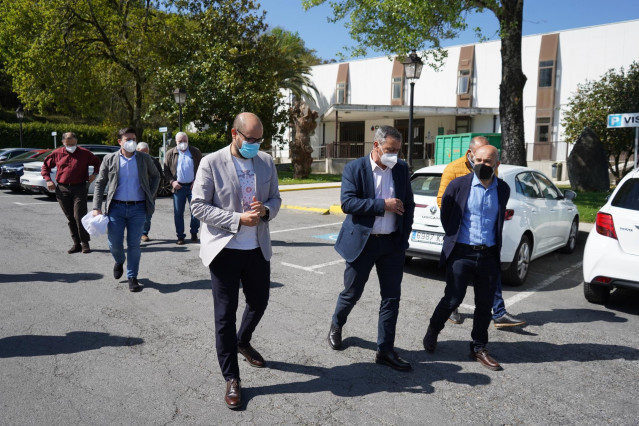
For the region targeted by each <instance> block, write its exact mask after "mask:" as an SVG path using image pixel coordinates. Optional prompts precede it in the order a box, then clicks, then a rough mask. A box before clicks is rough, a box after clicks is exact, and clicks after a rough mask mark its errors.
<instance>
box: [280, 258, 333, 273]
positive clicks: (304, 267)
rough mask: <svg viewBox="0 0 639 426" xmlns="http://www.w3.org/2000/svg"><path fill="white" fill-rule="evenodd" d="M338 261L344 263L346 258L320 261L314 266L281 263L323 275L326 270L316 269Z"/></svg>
mask: <svg viewBox="0 0 639 426" xmlns="http://www.w3.org/2000/svg"><path fill="white" fill-rule="evenodd" d="M338 263H344V259H339V260H333V261H331V262H326V263H320V264H319V265H312V266H301V265H295V264H293V263H287V262H281V264H282V265H284V266H290V267H291V268H296V269H302V270H304V271H308V272H313V273H315V274H320V275H323V274H324V272H321V271H316V269H319V268H323V267H325V266H331V265H337V264H338Z"/></svg>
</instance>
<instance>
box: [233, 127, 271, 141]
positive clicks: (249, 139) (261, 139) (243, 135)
mask: <svg viewBox="0 0 639 426" xmlns="http://www.w3.org/2000/svg"><path fill="white" fill-rule="evenodd" d="M235 131H236V132H237V133H239V134H240V135H242V137H243V138H244V140H245V141H246V142H248V143H257V144H261V143H262V142H264V138H247V137H246V135H245V134H244V133H242V132H240V131H239V130H238V129H235Z"/></svg>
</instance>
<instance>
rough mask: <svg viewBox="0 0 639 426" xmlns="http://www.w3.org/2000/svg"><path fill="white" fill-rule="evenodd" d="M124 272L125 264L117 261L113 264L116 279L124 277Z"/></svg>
mask: <svg viewBox="0 0 639 426" xmlns="http://www.w3.org/2000/svg"><path fill="white" fill-rule="evenodd" d="M123 273H124V264H122V263H116V264H115V265H113V278H115V279H116V280H119V279H120V278H121V277H122V274H123Z"/></svg>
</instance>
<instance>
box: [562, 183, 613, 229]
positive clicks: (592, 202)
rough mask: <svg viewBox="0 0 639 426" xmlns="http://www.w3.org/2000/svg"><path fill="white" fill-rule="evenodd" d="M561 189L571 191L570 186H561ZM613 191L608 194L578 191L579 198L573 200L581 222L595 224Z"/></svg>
mask: <svg viewBox="0 0 639 426" xmlns="http://www.w3.org/2000/svg"><path fill="white" fill-rule="evenodd" d="M559 188H560V189H561V190H564V189H570V186H560V187H559ZM613 189H614V188H611V189H610V191H608V192H590V191H576V192H577V198H575V199H574V200H573V203H575V205H576V206H577V210H578V211H579V220H580V221H581V222H583V223H594V222H595V219H596V218H597V212H598V211H599V209H601V207H603V205H604V204H606V199H607V197H608V196H609V195H610V194H611V193H612V191H613Z"/></svg>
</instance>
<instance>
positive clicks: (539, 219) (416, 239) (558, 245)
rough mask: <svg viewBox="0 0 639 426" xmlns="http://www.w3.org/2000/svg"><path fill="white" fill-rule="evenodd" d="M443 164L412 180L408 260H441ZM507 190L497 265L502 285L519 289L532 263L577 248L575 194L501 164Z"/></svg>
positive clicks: (539, 175) (535, 173) (418, 173)
mask: <svg viewBox="0 0 639 426" xmlns="http://www.w3.org/2000/svg"><path fill="white" fill-rule="evenodd" d="M445 167H446V165H438V166H430V167H424V168H422V169H419V170H417V171H416V172H415V173H414V174H413V176H412V177H411V186H412V188H413V194H414V196H415V218H414V220H413V230H412V232H411V236H410V240H409V248H408V250H407V251H406V256H407V257H408V260H409V259H410V258H411V257H412V256H415V257H422V258H426V259H433V260H439V257H440V254H441V250H442V244H443V241H444V228H443V227H442V224H441V221H440V219H439V207H438V206H437V192H438V190H439V182H440V180H441V176H442V173H443V171H444V168H445ZM497 173H498V175H499V177H500V178H502V179H503V180H504V181H505V182H506V183H507V184H508V185H509V186H510V199H509V200H508V204H507V206H506V207H507V210H506V220H505V222H504V230H503V238H502V249H501V261H502V270H503V277H502V279H503V281H504V283H506V284H510V285H514V286H518V285H521V284H523V283H524V281H525V280H526V277H527V276H528V269H529V264H530V262H531V261H532V260H534V259H536V258H538V257H540V256H543V255H545V254H547V253H550V252H551V251H554V250H558V249H559V250H560V251H562V252H564V253H572V252H573V251H574V250H575V246H576V243H577V230H578V227H579V213H578V211H577V207H576V206H575V205H574V204H573V202H572V200H573V199H574V198H575V197H576V196H577V194H576V193H575V192H574V191H571V190H566V191H564V192H563V193H562V192H561V191H560V190H559V189H558V188H557V187H556V186H555V185H554V184H553V183H552V182H551V181H550V179H548V177H546V176H545V175H544V174H543V173H541V172H539V171H537V170H534V169H531V168H528V167H520V166H509V165H500V166H499V169H498V171H497Z"/></svg>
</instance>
